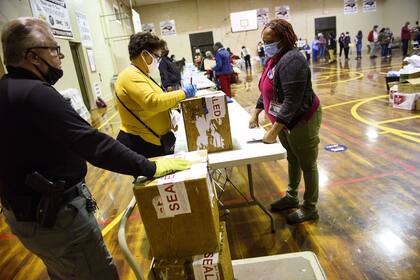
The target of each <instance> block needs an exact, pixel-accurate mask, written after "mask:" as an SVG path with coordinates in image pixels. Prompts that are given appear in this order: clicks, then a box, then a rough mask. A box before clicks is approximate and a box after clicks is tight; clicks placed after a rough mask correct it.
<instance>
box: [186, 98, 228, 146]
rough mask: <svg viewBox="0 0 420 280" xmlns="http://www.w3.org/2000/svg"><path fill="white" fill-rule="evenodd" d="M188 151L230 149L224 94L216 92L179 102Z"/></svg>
mask: <svg viewBox="0 0 420 280" xmlns="http://www.w3.org/2000/svg"><path fill="white" fill-rule="evenodd" d="M181 109H182V115H183V118H184V126H185V133H186V138H187V146H188V150H189V151H195V150H202V149H206V150H207V151H208V152H209V153H211V152H217V151H225V150H231V149H232V135H231V132H230V123H229V112H228V106H227V102H226V96H225V94H224V93H223V92H220V91H218V92H216V93H213V94H208V95H204V96H200V97H196V98H191V99H186V100H184V101H182V102H181Z"/></svg>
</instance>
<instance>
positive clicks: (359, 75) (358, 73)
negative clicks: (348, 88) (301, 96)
mask: <svg viewBox="0 0 420 280" xmlns="http://www.w3.org/2000/svg"><path fill="white" fill-rule="evenodd" d="M348 73H353V74H356V75H358V77H353V78H350V79H347V80H338V81H335V82H326V83H319V84H317V83H313V84H314V85H316V86H324V85H334V84H340V83H347V82H350V81H354V80H358V79H360V78H363V77H364V74H363V73H360V72H348Z"/></svg>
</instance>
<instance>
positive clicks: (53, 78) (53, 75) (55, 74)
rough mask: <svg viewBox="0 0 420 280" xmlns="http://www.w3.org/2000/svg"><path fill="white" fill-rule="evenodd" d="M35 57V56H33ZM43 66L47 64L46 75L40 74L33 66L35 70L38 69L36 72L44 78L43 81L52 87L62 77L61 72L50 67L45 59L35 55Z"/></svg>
mask: <svg viewBox="0 0 420 280" xmlns="http://www.w3.org/2000/svg"><path fill="white" fill-rule="evenodd" d="M35 55H36V54H35ZM37 56H38V57H39V58H40V59H41V60H42V61H43V62H44V63H45V64H47V66H48V70H47V73H42V71H41V69H39V68H38V66H36V65H35V67H36V69H38V71H39V72H40V73H41V75H42V77H44V80H45V81H46V82H47V83H49V84H51V85H54V84H55V83H56V82H57V81H58V80H59V79H60V78H61V77H63V74H64V72H63V70H62V69H60V68H55V67H53V66H51V65H50V64H49V63H48V62H47V61H46V60H45V59H43V58H42V57H40V56H39V55H37Z"/></svg>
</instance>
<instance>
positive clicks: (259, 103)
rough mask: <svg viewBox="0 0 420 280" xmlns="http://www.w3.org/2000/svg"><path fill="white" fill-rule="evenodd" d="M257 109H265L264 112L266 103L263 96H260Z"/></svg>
mask: <svg viewBox="0 0 420 280" xmlns="http://www.w3.org/2000/svg"><path fill="white" fill-rule="evenodd" d="M255 109H263V110H264V102H263V97H262V94H260V97H258V100H257V104H256V105H255Z"/></svg>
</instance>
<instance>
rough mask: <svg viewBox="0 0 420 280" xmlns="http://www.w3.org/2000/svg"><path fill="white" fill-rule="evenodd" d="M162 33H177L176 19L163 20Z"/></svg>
mask: <svg viewBox="0 0 420 280" xmlns="http://www.w3.org/2000/svg"><path fill="white" fill-rule="evenodd" d="M160 34H162V36H169V35H176V28H175V20H174V19H171V20H165V21H161V22H160Z"/></svg>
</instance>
